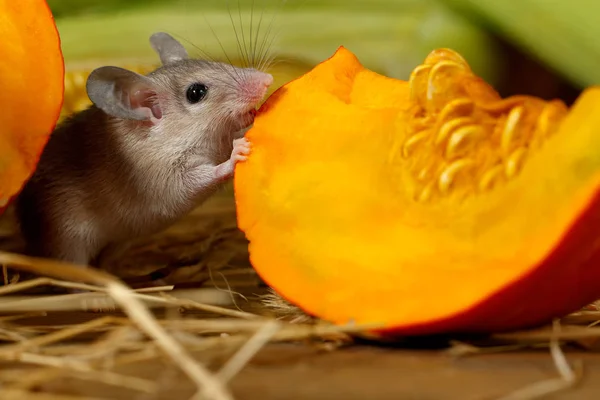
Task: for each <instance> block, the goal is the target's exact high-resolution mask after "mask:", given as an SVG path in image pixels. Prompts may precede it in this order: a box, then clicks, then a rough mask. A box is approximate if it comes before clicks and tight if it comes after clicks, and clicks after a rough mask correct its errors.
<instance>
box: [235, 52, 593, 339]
mask: <svg viewBox="0 0 600 400" xmlns="http://www.w3.org/2000/svg"><path fill="white" fill-rule="evenodd" d="M247 138H248V140H249V141H250V142H251V143H252V153H251V154H250V156H249V158H248V160H247V161H246V162H243V163H241V164H239V165H238V166H237V169H236V174H235V194H236V202H237V212H238V223H239V227H240V229H242V230H243V231H244V232H245V234H246V236H247V238H248V240H249V252H250V260H251V262H252V265H253V266H254V268H255V269H256V271H257V272H258V273H259V274H260V276H261V277H262V278H263V279H264V280H265V281H266V283H267V284H269V285H270V286H271V287H273V288H274V289H275V290H276V291H277V292H279V293H280V294H281V295H282V296H283V297H284V298H286V299H287V300H289V301H290V302H291V303H293V304H296V305H298V306H299V307H301V308H302V309H303V310H305V311H306V312H307V313H309V314H311V315H314V316H317V317H319V318H322V319H324V320H327V321H331V322H333V323H336V324H346V323H351V322H354V323H358V324H375V325H378V326H381V328H377V329H374V331H373V332H375V333H377V332H379V333H385V334H402V335H409V334H434V333H448V332H491V331H502V330H510V329H518V328H526V327H530V326H534V325H538V324H541V323H545V322H548V321H550V320H551V319H552V318H553V317H558V316H562V315H564V314H565V313H568V312H570V311H574V310H576V309H578V308H580V307H583V306H585V305H586V304H588V303H590V302H592V301H594V300H596V299H597V298H600V240H599V239H598V238H597V237H596V234H597V232H598V226H600V225H599V224H600V220H599V218H600V200H599V198H598V193H599V188H600V89H599V88H590V89H588V90H587V91H586V92H584V93H583V94H582V95H581V97H580V99H579V100H578V102H577V103H576V104H575V105H574V106H573V108H572V109H570V110H569V109H567V107H566V106H565V105H564V104H563V103H562V102H560V101H544V100H542V99H538V98H534V97H528V96H514V97H510V98H506V99H503V98H501V97H500V96H499V95H498V93H497V92H496V91H494V89H493V88H491V87H490V86H489V85H487V84H486V83H485V82H483V81H482V80H481V79H480V78H478V77H477V76H475V74H474V73H473V72H472V71H471V69H470V68H469V65H468V64H467V63H466V61H465V60H464V59H463V58H462V57H461V56H460V55H459V54H457V53H455V52H453V51H452V50H448V49H439V50H435V51H433V52H432V53H431V54H430V55H429V56H428V57H427V59H426V60H425V62H424V64H423V65H421V66H418V67H417V68H415V70H414V71H413V73H412V75H411V77H410V80H409V81H408V82H406V81H401V80H395V79H390V78H388V77H385V76H381V75H378V74H376V73H374V72H372V71H369V70H368V69H366V68H364V67H363V66H362V65H361V64H360V62H359V61H358V59H357V58H356V57H355V56H354V55H353V54H352V53H351V52H349V51H348V50H346V49H345V48H343V47H342V48H340V49H338V51H337V52H336V53H335V54H334V55H333V57H332V58H330V59H328V60H326V61H325V62H323V63H321V64H320V65H318V66H316V67H315V68H314V69H313V70H312V71H310V72H309V73H307V74H306V75H304V76H302V77H300V78H299V79H297V80H295V81H292V82H289V83H288V84H287V85H285V86H283V87H282V88H281V89H280V90H278V91H277V92H275V93H274V94H273V95H272V96H271V97H270V98H269V99H268V100H267V101H266V103H265V104H264V105H263V107H262V108H261V109H260V111H259V114H258V116H257V118H256V121H255V124H254V127H253V128H252V129H251V130H250V131H249V132H248V133H247Z"/></svg>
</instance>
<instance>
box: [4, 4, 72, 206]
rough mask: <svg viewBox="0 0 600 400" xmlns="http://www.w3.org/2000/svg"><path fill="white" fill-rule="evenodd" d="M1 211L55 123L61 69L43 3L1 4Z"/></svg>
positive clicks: (57, 42) (57, 43) (31, 168)
mask: <svg viewBox="0 0 600 400" xmlns="http://www.w3.org/2000/svg"><path fill="white" fill-rule="evenodd" d="M0 35H1V37H2V38H3V40H2V44H0V53H1V54H2V60H1V61H0V83H1V86H2V90H1V91H0V104H1V105H2V113H1V114H0V130H1V131H0V212H1V211H2V208H3V207H4V206H6V204H7V203H8V202H9V200H10V199H11V198H12V197H13V196H15V195H16V194H17V193H18V192H19V191H20V190H21V187H22V185H23V183H24V182H25V181H26V180H27V179H28V178H29V177H30V175H31V174H32V173H33V171H34V169H35V167H36V165H37V162H38V160H39V156H40V154H41V152H42V150H43V148H44V146H45V145H46V142H47V140H48V137H49V135H50V133H51V132H52V130H53V129H54V126H55V124H56V122H57V120H58V117H59V114H60V109H61V106H62V97H63V84H64V83H63V82H64V81H63V79H64V65H63V59H62V52H61V48H60V38H59V35H58V31H57V29H56V25H55V23H54V19H53V17H52V13H51V11H50V9H49V7H48V5H47V3H46V1H44V0H28V1H12V0H0Z"/></svg>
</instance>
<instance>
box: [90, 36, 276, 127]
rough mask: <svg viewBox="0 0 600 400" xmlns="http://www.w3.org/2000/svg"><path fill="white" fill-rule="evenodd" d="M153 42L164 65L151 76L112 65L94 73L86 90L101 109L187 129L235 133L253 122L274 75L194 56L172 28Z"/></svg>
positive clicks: (152, 37) (126, 116)
mask: <svg viewBox="0 0 600 400" xmlns="http://www.w3.org/2000/svg"><path fill="white" fill-rule="evenodd" d="M150 44H151V46H152V48H153V49H154V50H155V51H156V52H157V53H158V55H159V57H160V60H161V62H162V64H163V66H162V67H160V68H158V69H157V70H155V71H153V72H152V73H150V74H148V75H147V76H144V75H140V74H137V73H135V72H133V71H129V70H126V69H123V68H118V67H112V66H107V67H101V68H98V69H96V70H94V71H93V72H92V73H91V74H90V76H89V77H88V80H87V85H86V89H87V93H88V96H89V98H90V100H91V101H92V102H93V103H94V104H95V105H96V106H97V107H98V108H100V109H101V110H103V111H104V112H105V113H107V114H109V115H111V116H113V117H116V118H119V119H124V120H134V121H144V122H146V123H148V124H150V125H151V126H157V127H161V126H162V127H164V128H165V129H162V130H163V131H168V132H182V133H183V134H185V132H189V131H190V130H192V131H195V132H199V131H201V132H207V131H212V132H215V133H216V134H221V133H229V134H233V133H235V132H236V131H239V130H241V129H244V128H246V127H248V126H250V125H251V124H252V122H253V121H254V114H255V110H256V106H257V105H258V104H259V103H260V101H261V100H262V99H263V98H264V96H265V95H266V92H267V89H268V87H269V86H270V85H271V84H272V82H273V77H272V76H271V75H270V74H267V73H264V72H260V71H257V70H255V69H252V68H237V67H234V66H232V65H228V64H223V63H219V62H211V61H204V60H197V59H190V58H189V57H188V53H187V51H186V50H185V48H184V47H183V46H182V45H181V44H180V43H179V42H178V41H177V40H175V39H174V38H173V37H172V36H170V35H169V34H167V33H162V32H159V33H155V34H153V35H152V36H151V37H150Z"/></svg>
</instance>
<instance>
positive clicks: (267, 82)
mask: <svg viewBox="0 0 600 400" xmlns="http://www.w3.org/2000/svg"><path fill="white" fill-rule="evenodd" d="M256 80H257V81H259V82H260V83H261V84H262V85H263V86H265V87H269V86H271V85H272V84H273V75H271V74H268V73H266V72H261V71H257V72H256Z"/></svg>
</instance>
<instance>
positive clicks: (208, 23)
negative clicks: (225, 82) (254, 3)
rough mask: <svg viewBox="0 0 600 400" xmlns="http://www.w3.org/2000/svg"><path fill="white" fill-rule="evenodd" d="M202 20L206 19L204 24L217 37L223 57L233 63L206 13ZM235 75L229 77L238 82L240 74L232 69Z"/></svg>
mask: <svg viewBox="0 0 600 400" xmlns="http://www.w3.org/2000/svg"><path fill="white" fill-rule="evenodd" d="M204 20H205V21H206V24H207V25H208V28H209V29H210V30H211V32H212V34H213V35H214V37H215V39H217V42H218V43H219V46H220V47H221V50H223V54H224V55H225V58H226V59H227V61H228V62H229V64H230V65H233V62H232V61H231V58H230V57H229V55H228V54H227V51H226V50H225V47H224V46H223V43H222V42H221V40H220V39H219V36H218V35H217V34H216V32H215V30H214V29H213V27H212V25H211V24H210V22H208V20H207V19H206V15H205V16H204ZM232 72H233V73H234V74H235V75H237V79H236V78H235V77H234V76H233V75H232V76H231V78H232V79H233V80H235V81H236V82H237V83H240V81H239V79H240V76H239V74H238V72H237V70H235V69H233V71H232Z"/></svg>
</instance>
